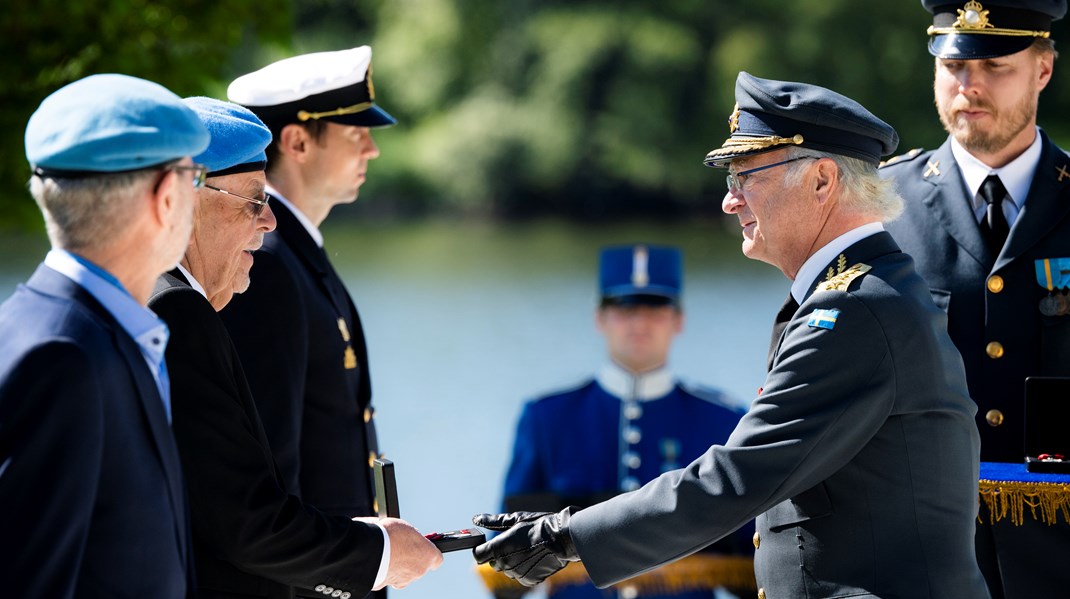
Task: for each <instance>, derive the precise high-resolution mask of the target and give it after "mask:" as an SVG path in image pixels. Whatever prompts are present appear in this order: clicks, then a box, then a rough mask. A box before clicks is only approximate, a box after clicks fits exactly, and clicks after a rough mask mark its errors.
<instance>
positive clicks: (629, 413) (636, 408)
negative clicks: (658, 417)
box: [624, 403, 643, 420]
mask: <svg viewBox="0 0 1070 599" xmlns="http://www.w3.org/2000/svg"><path fill="white" fill-rule="evenodd" d="M642 416H643V408H642V406H640V405H639V404H637V403H629V404H625V406H624V417H625V418H627V419H628V420H637V419H639V418H641V417H642Z"/></svg>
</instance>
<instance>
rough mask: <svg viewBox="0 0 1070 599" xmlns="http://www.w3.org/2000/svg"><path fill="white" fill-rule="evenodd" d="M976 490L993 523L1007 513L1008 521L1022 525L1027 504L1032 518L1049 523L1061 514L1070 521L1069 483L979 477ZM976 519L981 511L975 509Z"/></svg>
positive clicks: (979, 518) (982, 520) (1064, 519)
mask: <svg viewBox="0 0 1070 599" xmlns="http://www.w3.org/2000/svg"><path fill="white" fill-rule="evenodd" d="M979 490H980V493H981V502H982V503H983V504H984V505H985V507H987V508H988V514H989V518H990V521H991V522H992V523H996V522H999V521H1000V520H1002V519H1003V518H1006V517H1007V515H1008V514H1010V519H1011V522H1013V523H1014V525H1015V526H1021V525H1022V522H1023V519H1024V517H1025V508H1026V506H1029V511H1030V513H1031V514H1032V516H1033V519H1034V520H1040V521H1041V522H1043V523H1045V524H1047V525H1048V526H1051V525H1053V524H1056V523H1057V522H1058V521H1059V514H1062V515H1063V521H1065V522H1067V523H1070V484H1059V483H1022V482H1008V481H995V480H981V484H980V488H979ZM982 511H983V510H982ZM1038 511H1039V512H1040V516H1039V517H1038V516H1037V512H1038ZM977 519H978V521H980V522H982V523H983V522H984V518H983V516H982V514H981V512H978V514H977Z"/></svg>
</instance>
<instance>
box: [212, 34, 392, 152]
mask: <svg viewBox="0 0 1070 599" xmlns="http://www.w3.org/2000/svg"><path fill="white" fill-rule="evenodd" d="M227 98H229V99H230V101H231V102H234V103H236V104H241V105H242V106H245V107H246V108H248V109H249V110H251V111H253V112H254V113H255V114H256V116H258V117H260V120H262V121H264V123H266V124H267V125H268V127H270V128H271V129H272V130H273V131H278V130H279V129H281V128H282V127H283V126H285V125H288V124H291V123H302V122H308V121H329V122H333V123H340V124H343V125H356V126H359V127H387V126H390V125H394V124H396V123H397V120H396V119H395V118H394V117H392V116H390V115H389V114H388V113H387V112H386V111H385V110H383V109H382V108H379V107H378V106H376V104H375V87H374V86H373V85H372V49H371V47H370V46H360V47H358V48H352V49H349V50H337V51H332V52H313V53H311V54H302V55H300V56H293V57H291V58H284V59H282V60H279V61H277V62H273V63H271V64H269V65H267V66H266V67H264V68H262V69H260V70H258V71H254V72H252V73H249V74H246V75H242V76H241V77H238V78H237V79H235V80H234V81H233V82H232V83H231V84H230V86H229V87H228V88H227Z"/></svg>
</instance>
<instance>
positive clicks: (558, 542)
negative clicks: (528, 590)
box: [472, 506, 580, 587]
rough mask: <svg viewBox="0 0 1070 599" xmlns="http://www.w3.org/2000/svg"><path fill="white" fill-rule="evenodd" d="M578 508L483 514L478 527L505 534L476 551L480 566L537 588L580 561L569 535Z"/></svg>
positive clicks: (474, 521)
mask: <svg viewBox="0 0 1070 599" xmlns="http://www.w3.org/2000/svg"><path fill="white" fill-rule="evenodd" d="M575 509H576V508H574V507H571V506H570V507H567V508H565V509H564V510H561V511H560V512H557V513H556V514H555V513H553V512H513V513H511V514H479V515H477V516H475V517H473V518H472V523H473V524H475V525H476V526H479V527H482V528H487V529H490V530H497V531H505V532H503V533H502V534H500V535H498V536H496V537H494V538H493V539H491V540H490V541H487V542H486V543H483V544H482V545H480V546H478V547H476V548H475V549H473V550H472V553H473V555H475V558H476V562H477V563H480V564H483V563H489V564H490V567H492V568H494V569H495V570H497V571H498V572H501V573H503V574H505V575H506V576H508V577H509V578H512V579H515V580H516V581H518V582H519V583H520V584H523V585H525V586H529V587H532V586H535V585H537V584H539V583H540V582H542V581H544V580H546V579H547V578H548V577H549V576H550V575H551V574H553V573H554V572H557V571H558V570H560V569H561V568H564V567H565V565H566V564H567V563H568V562H575V561H579V559H580V556H579V555H577V553H576V546H575V545H574V544H573V543H572V537H571V536H570V535H569V532H568V523H569V518H570V516H571V515H572V514H573V513H574V511H575Z"/></svg>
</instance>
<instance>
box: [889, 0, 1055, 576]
mask: <svg viewBox="0 0 1070 599" xmlns="http://www.w3.org/2000/svg"><path fill="white" fill-rule="evenodd" d="M922 4H923V5H924V6H925V7H926V8H927V9H928V10H929V11H930V12H932V13H933V24H932V26H931V27H930V28H929V52H930V53H931V54H932V55H933V56H934V57H935V61H936V69H935V81H934V86H933V87H934V95H935V99H936V106H937V110H938V112H939V115H940V120H941V122H942V123H943V125H944V128H945V129H947V132H948V134H949V135H948V139H947V141H946V142H945V143H944V144H943V145H942V146H940V147H939V148H938V149H936V150H934V151H925V152H922V151H920V150H912V151H911V152H909V153H907V154H906V155H904V156H902V157H899V158H897V159H893V160H890V161H888V162H887V163H886V164H885V166H884V167H883V168H882V169H881V174H882V176H884V177H887V178H891V179H894V180H895V181H896V183H897V185H898V188H899V191H900V193H901V194H902V195H903V197H904V198H905V199H906V204H905V210H904V212H903V215H902V216H901V217H900V218H898V219H897V220H894V221H891V222H888V223H887V225H886V226H887V227H888V230H889V232H891V233H892V235H893V237H895V239H896V241H897V242H898V243H899V244H900V245H901V246H902V248H903V250H904V251H905V252H907V253H908V254H910V255H911V256H913V257H914V260H915V263H916V264H917V269H918V272H919V273H920V274H921V275H922V277H924V278H925V280H926V281H927V283H928V285H929V288H930V291H931V293H932V296H933V299H934V300H935V301H936V303H937V305H939V306H940V307H941V308H943V309H944V310H945V311H946V312H947V315H948V332H949V333H950V335H951V339H952V341H954V342H955V345H956V347H957V348H958V350H959V352H960V353H961V354H962V359H963V362H964V363H965V367H966V378H967V382H968V384H969V390H970V395H971V397H972V398H973V400H974V401H975V402H977V405H978V407H979V409H978V413H977V427H978V429H979V430H980V435H981V460H982V461H987V462H1016V463H1019V464H1020V463H1022V459H1023V457H1024V455H1025V449H1024V445H1025V444H1024V439H1023V433H1024V429H1025V427H1024V419H1025V413H1024V393H1025V379H1026V377H1030V376H1070V302H1068V301H1067V293H1068V288H1070V158H1067V155H1066V153H1065V152H1064V151H1063V150H1062V149H1060V148H1059V147H1058V146H1056V145H1055V143H1054V142H1052V141H1051V139H1049V138H1048V136H1047V135H1046V134H1045V133H1044V131H1043V130H1041V129H1040V128H1039V127H1038V126H1037V117H1036V115H1037V105H1038V102H1039V97H1040V92H1041V90H1043V89H1044V88H1045V86H1047V84H1048V82H1049V81H1050V79H1051V77H1052V70H1053V64H1054V60H1055V56H1056V55H1055V51H1054V42H1052V41H1051V40H1050V39H1049V30H1050V29H1051V23H1052V21H1053V20H1056V19H1059V18H1061V17H1062V16H1063V15H1064V14H1065V12H1066V2H1065V0H1027V1H1021V0H1017V1H1007V0H1004V1H991V2H984V3H981V2H966V3H965V4H962V3H958V4H948V3H946V2H941V1H940V0H923V2H922ZM982 519H983V520H984V522H982V524H981V525H980V526H979V528H978V539H977V541H978V551H979V558H980V563H981V566H982V570H983V571H984V573H985V577H986V578H987V579H988V581H989V585H990V588H991V591H992V594H993V596H995V597H1003V596H1004V593H1006V595H1005V596H1007V597H1056V596H1063V595H1065V594H1066V592H1067V591H1066V589H1068V588H1070V570H1067V569H1066V568H1065V567H1063V566H1062V565H1061V564H1062V562H1063V557H1064V556H1065V555H1066V554H1067V552H1068V551H1070V532H1068V529H1066V527H1063V526H1054V527H1049V526H1047V525H1045V524H1042V523H1039V522H1037V521H1035V520H1033V519H1032V518H1025V521H1024V522H1023V523H1022V525H1021V526H1016V525H1014V524H1012V523H1011V522H1010V521H1009V520H1005V521H1001V522H998V523H995V524H992V523H989V522H988V518H987V517H985V518H982Z"/></svg>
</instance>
